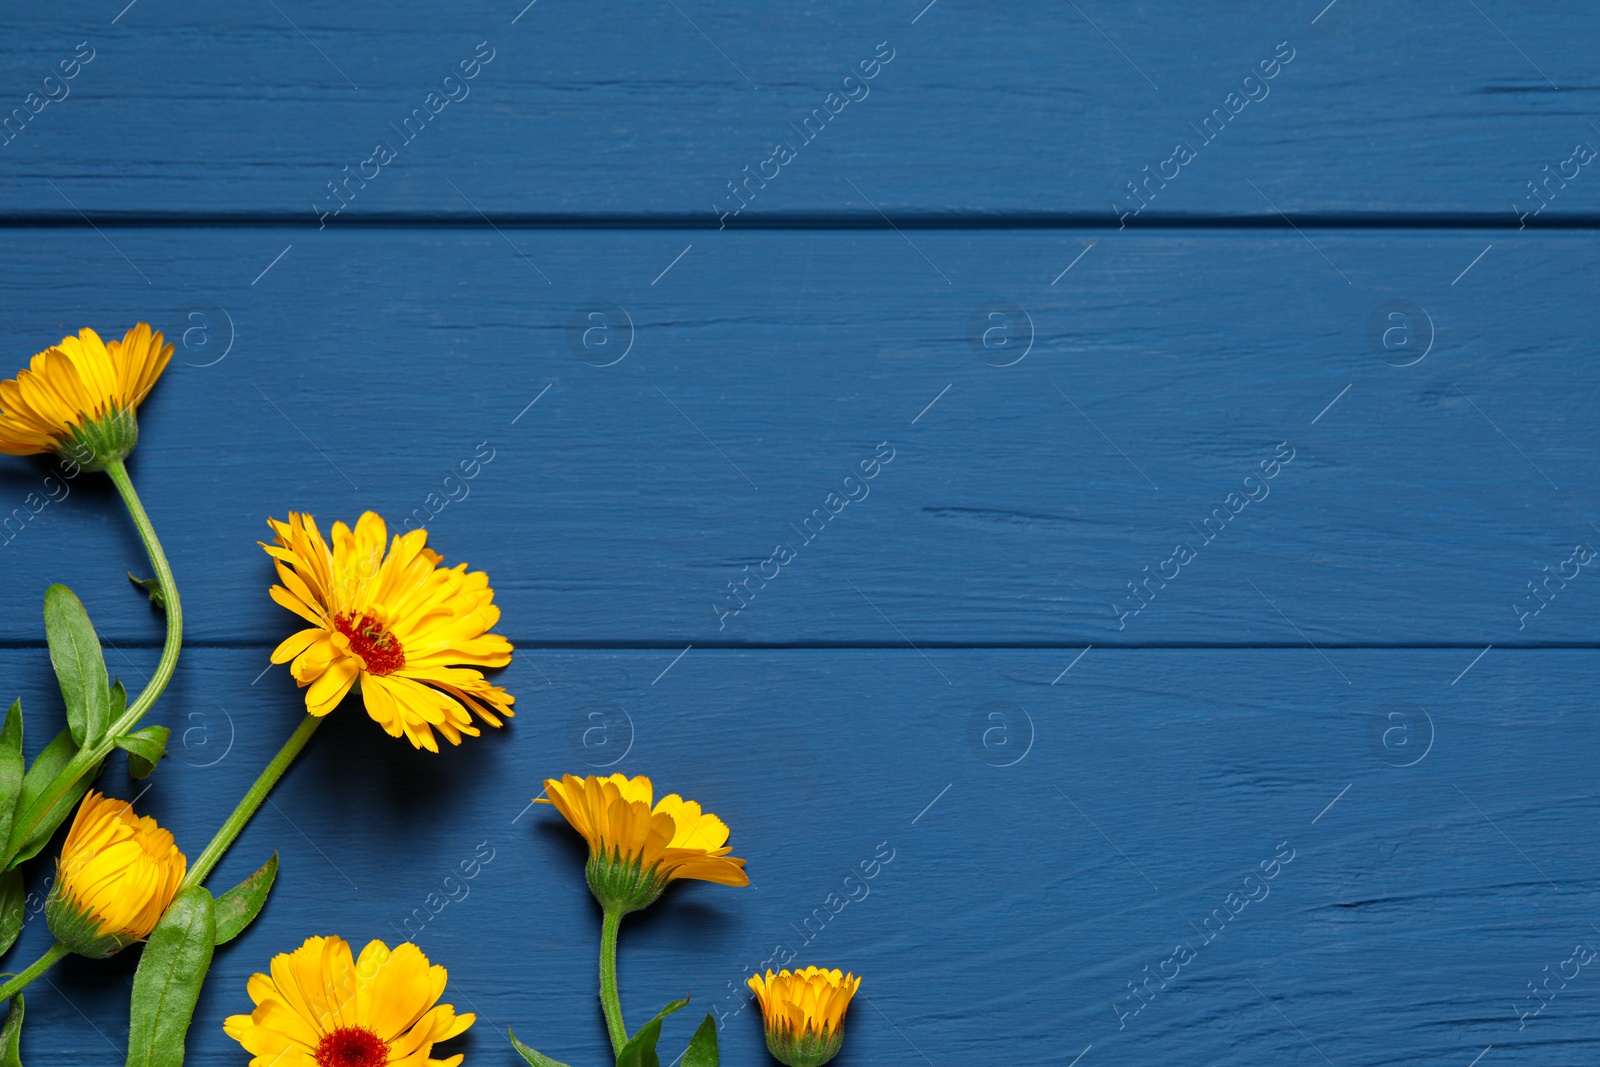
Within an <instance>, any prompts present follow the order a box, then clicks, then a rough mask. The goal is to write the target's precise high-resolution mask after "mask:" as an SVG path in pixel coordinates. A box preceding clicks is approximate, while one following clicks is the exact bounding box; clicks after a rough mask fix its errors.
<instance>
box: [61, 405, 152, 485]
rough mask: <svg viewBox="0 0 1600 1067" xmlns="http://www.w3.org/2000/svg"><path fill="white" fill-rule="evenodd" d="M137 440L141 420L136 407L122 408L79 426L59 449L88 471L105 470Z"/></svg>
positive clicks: (62, 453)
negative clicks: (134, 413) (136, 417)
mask: <svg viewBox="0 0 1600 1067" xmlns="http://www.w3.org/2000/svg"><path fill="white" fill-rule="evenodd" d="M138 443H139V422H138V420H137V419H135V418H134V417H133V409H132V408H120V409H118V410H116V411H113V412H111V413H110V414H109V415H102V416H100V417H99V418H98V419H89V420H86V421H85V422H83V423H82V424H81V425H79V426H77V427H76V428H75V429H74V430H73V431H72V433H71V434H70V435H69V436H68V437H66V438H65V439H64V440H62V441H60V442H59V443H58V444H57V445H56V451H57V452H58V453H60V455H61V458H63V459H66V460H70V461H72V462H73V463H76V464H77V465H78V466H79V467H82V468H83V469H84V470H86V471H103V470H105V469H106V468H107V467H108V466H110V465H111V464H112V463H115V462H117V461H118V460H121V459H124V458H126V457H127V455H128V453H129V452H132V451H133V446H134V445H136V444H138Z"/></svg>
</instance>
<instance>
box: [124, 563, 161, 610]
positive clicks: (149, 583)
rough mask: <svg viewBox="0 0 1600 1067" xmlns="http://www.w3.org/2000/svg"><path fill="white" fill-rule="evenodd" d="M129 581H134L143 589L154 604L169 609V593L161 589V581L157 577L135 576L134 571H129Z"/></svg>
mask: <svg viewBox="0 0 1600 1067" xmlns="http://www.w3.org/2000/svg"><path fill="white" fill-rule="evenodd" d="M128 581H130V582H132V583H133V584H134V585H136V586H138V587H139V588H140V589H143V590H144V591H145V594H146V595H147V596H148V597H149V598H150V603H152V604H154V605H155V606H156V607H158V608H160V609H161V610H162V611H166V610H167V594H165V593H163V592H162V591H161V582H160V581H159V580H157V579H155V578H135V577H134V576H133V572H132V571H129V572H128Z"/></svg>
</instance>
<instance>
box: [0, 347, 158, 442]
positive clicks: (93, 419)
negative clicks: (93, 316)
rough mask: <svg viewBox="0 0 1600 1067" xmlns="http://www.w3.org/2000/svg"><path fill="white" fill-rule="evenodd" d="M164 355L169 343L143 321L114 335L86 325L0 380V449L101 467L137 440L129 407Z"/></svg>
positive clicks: (152, 379)
mask: <svg viewBox="0 0 1600 1067" xmlns="http://www.w3.org/2000/svg"><path fill="white" fill-rule="evenodd" d="M171 358H172V346H171V345H169V344H163V343H162V337H161V334H160V333H159V332H157V331H152V330H151V329H150V326H149V324H148V323H143V322H141V323H139V324H138V325H137V326H135V327H134V328H133V329H131V330H129V331H128V332H127V333H126V334H124V335H123V338H122V340H120V341H101V340H100V335H99V334H97V333H95V332H94V331H93V330H90V329H83V330H79V331H78V336H76V337H63V338H62V339H61V343H60V344H57V345H55V346H54V347H51V348H47V349H45V350H44V351H43V352H40V353H39V354H38V355H36V356H34V357H33V360H32V362H31V363H30V364H29V366H28V369H26V370H23V371H19V372H18V373H17V376H16V377H15V378H8V379H7V380H5V381H3V382H0V452H4V453H7V454H8V455H13V456H31V455H35V454H37V453H40V452H57V453H59V454H61V455H62V456H64V457H66V458H67V459H70V460H72V461H74V462H76V463H77V464H78V465H79V466H81V467H83V468H84V469H85V470H103V469H104V468H105V467H106V465H107V464H109V463H113V462H116V461H117V460H120V459H122V458H123V457H124V456H126V455H127V454H128V453H129V452H132V451H133V446H134V443H135V442H137V441H138V440H139V423H138V421H137V420H136V419H135V418H134V414H133V413H134V409H135V408H136V407H138V406H139V403H140V402H141V401H142V400H144V398H145V395H146V394H147V393H149V392H150V390H151V388H153V387H154V386H155V384H156V379H157V378H159V377H161V372H162V371H163V370H165V369H166V366H167V361H168V360H170V359H171Z"/></svg>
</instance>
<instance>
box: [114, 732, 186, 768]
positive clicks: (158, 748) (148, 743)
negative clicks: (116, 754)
mask: <svg viewBox="0 0 1600 1067" xmlns="http://www.w3.org/2000/svg"><path fill="white" fill-rule="evenodd" d="M171 736H172V731H171V730H169V729H167V728H166V727H165V726H146V727H145V728H144V729H143V730H135V731H134V732H133V733H131V734H126V735H124V736H122V737H119V738H117V739H116V745H117V747H118V748H120V749H122V750H123V751H124V752H126V753H127V754H128V772H129V773H130V774H132V775H133V776H134V777H135V778H148V777H149V776H150V772H151V771H153V770H155V769H156V764H157V763H160V762H161V757H162V756H165V755H166V754H167V738H169V737H171Z"/></svg>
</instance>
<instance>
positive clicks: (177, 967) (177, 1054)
mask: <svg viewBox="0 0 1600 1067" xmlns="http://www.w3.org/2000/svg"><path fill="white" fill-rule="evenodd" d="M215 909H216V903H215V902H214V901H213V900H212V899H211V894H210V892H209V891H207V890H206V888H205V887H204V886H198V885H197V886H194V887H193V888H191V889H185V890H184V891H183V892H182V893H179V894H178V895H177V897H175V898H174V899H173V901H172V906H171V907H170V908H168V909H167V913H166V914H165V915H163V916H162V917H161V921H160V922H159V923H157V924H156V928H155V931H154V932H153V933H151V935H150V943H149V944H147V945H145V947H144V952H143V954H141V955H140V957H139V969H138V970H137V971H135V972H134V975H133V1000H132V1002H131V1004H130V1005H129V1019H128V1067H179V1065H180V1064H182V1063H183V1037H184V1034H185V1033H187V1032H188V1030H189V1021H190V1020H191V1019H192V1018H193V1017H194V1005H195V1001H196V1000H198V999H199V998H200V986H201V985H202V984H204V982H205V979H206V971H207V970H208V969H209V968H210V967H211V952H212V949H213V948H214V947H215V945H216V941H217V921H216V914H215Z"/></svg>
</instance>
